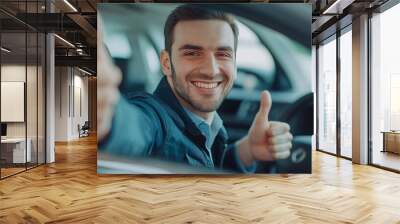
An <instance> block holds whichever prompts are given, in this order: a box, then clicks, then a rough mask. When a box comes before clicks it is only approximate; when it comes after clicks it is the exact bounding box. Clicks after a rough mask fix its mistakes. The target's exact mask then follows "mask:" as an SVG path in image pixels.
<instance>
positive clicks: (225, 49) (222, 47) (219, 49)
mask: <svg viewBox="0 0 400 224" xmlns="http://www.w3.org/2000/svg"><path fill="white" fill-rule="evenodd" d="M217 50H218V51H230V52H233V49H232V47H229V46H221V47H218V48H217Z"/></svg>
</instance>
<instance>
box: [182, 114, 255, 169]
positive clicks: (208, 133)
mask: <svg viewBox="0 0 400 224" xmlns="http://www.w3.org/2000/svg"><path fill="white" fill-rule="evenodd" d="M184 110H185V111H186V113H187V114H188V116H189V117H190V119H192V121H193V123H194V124H195V125H196V127H197V128H198V129H199V130H200V131H201V133H202V134H203V135H204V136H205V137H206V148H207V151H208V154H209V155H210V157H211V159H212V152H211V148H212V145H213V143H214V140H215V137H216V136H217V135H218V132H219V130H220V129H221V128H222V127H223V121H222V119H221V117H220V116H219V115H218V113H217V112H214V118H213V120H212V122H211V125H208V124H207V123H206V121H205V120H204V119H203V118H202V117H200V116H198V115H197V114H195V113H193V112H191V111H190V110H188V109H186V108H184ZM235 151H236V152H235V156H234V158H235V160H236V162H237V164H238V165H239V167H240V169H241V170H242V171H243V172H245V173H254V172H255V170H256V163H254V164H252V165H251V166H248V167H246V166H245V165H244V164H243V163H242V160H240V158H239V155H238V149H237V146H236V144H235Z"/></svg>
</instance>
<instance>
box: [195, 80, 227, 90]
mask: <svg viewBox="0 0 400 224" xmlns="http://www.w3.org/2000/svg"><path fill="white" fill-rule="evenodd" d="M191 83H192V84H193V85H194V86H196V87H198V88H203V89H215V88H217V87H218V86H219V85H220V84H221V83H222V82H199V81H193V82H191Z"/></svg>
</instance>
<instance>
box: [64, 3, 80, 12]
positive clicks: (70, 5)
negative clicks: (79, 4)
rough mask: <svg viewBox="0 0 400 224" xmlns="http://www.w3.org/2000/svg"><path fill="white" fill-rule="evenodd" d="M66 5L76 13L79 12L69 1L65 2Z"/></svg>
mask: <svg viewBox="0 0 400 224" xmlns="http://www.w3.org/2000/svg"><path fill="white" fill-rule="evenodd" d="M64 2H65V4H67V5H68V6H69V7H70V8H71V9H72V10H74V12H78V10H77V9H76V8H75V7H74V6H73V5H72V4H71V3H70V2H69V1H68V0H64Z"/></svg>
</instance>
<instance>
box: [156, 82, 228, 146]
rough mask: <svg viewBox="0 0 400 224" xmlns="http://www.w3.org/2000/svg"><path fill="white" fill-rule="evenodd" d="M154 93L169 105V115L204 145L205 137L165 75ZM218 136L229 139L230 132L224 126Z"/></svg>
mask: <svg viewBox="0 0 400 224" xmlns="http://www.w3.org/2000/svg"><path fill="white" fill-rule="evenodd" d="M153 95H154V96H155V97H156V98H158V99H160V100H161V101H162V102H163V104H165V105H166V106H167V108H168V109H167V111H168V113H169V115H170V116H171V117H172V119H173V120H174V121H175V122H176V123H177V125H178V126H179V128H181V129H184V130H185V131H186V132H187V133H189V134H190V135H192V136H193V137H194V139H196V140H198V139H200V142H201V143H202V145H204V142H205V137H204V136H203V135H202V133H201V131H200V130H199V129H198V128H197V126H196V125H195V124H194V123H193V121H192V119H191V118H190V117H189V116H188V114H187V113H186V111H185V110H184V108H183V107H182V105H181V104H180V103H179V101H178V99H177V98H176V96H175V94H174V92H173V91H172V89H171V87H170V85H169V83H168V81H167V78H166V77H165V76H164V77H163V78H162V79H161V81H160V83H159V84H158V86H157V89H156V90H155V91H154V93H153ZM218 136H219V137H221V138H222V140H224V141H227V140H228V134H227V132H226V130H225V128H224V127H222V128H221V129H220V131H219V133H218Z"/></svg>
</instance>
